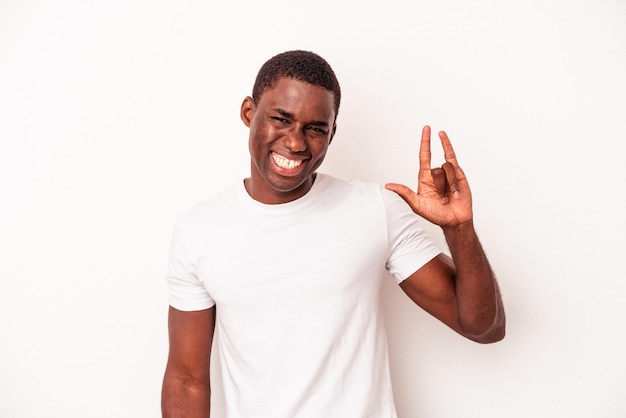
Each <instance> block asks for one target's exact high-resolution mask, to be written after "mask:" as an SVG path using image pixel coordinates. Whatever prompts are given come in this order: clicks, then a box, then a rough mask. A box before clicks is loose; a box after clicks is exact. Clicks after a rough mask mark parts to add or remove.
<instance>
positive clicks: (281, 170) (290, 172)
mask: <svg viewBox="0 0 626 418" xmlns="http://www.w3.org/2000/svg"><path fill="white" fill-rule="evenodd" d="M277 160H279V161H277ZM270 161H271V162H272V166H273V167H274V169H275V170H276V172H277V173H278V174H280V175H281V176H285V177H292V176H296V175H298V174H300V173H301V172H302V170H304V167H305V166H306V163H307V160H305V159H301V158H289V157H285V156H284V155H281V154H278V153H277V152H271V153H270ZM279 162H280V164H281V165H279Z"/></svg>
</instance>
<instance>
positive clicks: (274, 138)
mask: <svg viewBox="0 0 626 418" xmlns="http://www.w3.org/2000/svg"><path fill="white" fill-rule="evenodd" d="M241 119H242V120H243V122H244V123H245V124H246V126H248V127H249V128H250V138H249V148H250V156H251V174H250V179H248V180H246V189H247V190H248V193H249V194H250V196H252V198H253V199H255V200H258V201H259V202H262V203H268V204H278V203H285V202H289V201H292V200H295V199H298V198H300V197H302V196H304V195H305V194H306V193H307V192H308V191H309V189H310V188H311V186H312V184H313V174H314V173H315V170H317V168H318V167H319V166H320V164H322V161H323V160H324V157H325V156H326V150H327V149H328V146H329V145H330V141H331V140H332V137H333V135H334V133H335V128H336V127H335V123H334V122H335V108H334V97H333V94H332V93H331V92H330V91H328V90H326V89H324V88H323V87H319V86H314V85H312V84H308V83H305V82H302V81H298V80H294V79H291V78H282V79H280V80H279V81H278V83H277V84H276V86H275V87H274V88H272V89H270V90H267V91H265V92H264V93H263V94H262V95H261V98H260V99H259V101H258V103H254V101H253V100H252V99H251V98H250V97H247V98H246V99H245V100H244V102H243V104H242V105H241Z"/></svg>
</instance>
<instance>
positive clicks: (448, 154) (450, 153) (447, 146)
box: [439, 131, 459, 168]
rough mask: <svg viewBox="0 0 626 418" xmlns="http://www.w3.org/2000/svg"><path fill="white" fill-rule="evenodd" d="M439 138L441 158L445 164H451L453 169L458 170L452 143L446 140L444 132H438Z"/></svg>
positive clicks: (448, 139) (446, 136)
mask: <svg viewBox="0 0 626 418" xmlns="http://www.w3.org/2000/svg"><path fill="white" fill-rule="evenodd" d="M439 138H440V139H441V146H442V147H443V156H444V158H445V159H446V161H447V162H449V163H450V164H452V166H453V167H454V168H459V162H458V161H457V159H456V154H455V153H454V148H452V142H450V138H448V134H447V133H445V131H439Z"/></svg>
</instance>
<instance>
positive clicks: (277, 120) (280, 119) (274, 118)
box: [270, 116, 289, 123]
mask: <svg viewBox="0 0 626 418" xmlns="http://www.w3.org/2000/svg"><path fill="white" fill-rule="evenodd" d="M270 118H271V119H273V120H275V121H276V122H280V123H289V121H288V120H287V119H285V118H281V117H280V116H270Z"/></svg>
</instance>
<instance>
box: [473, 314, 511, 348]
mask: <svg viewBox="0 0 626 418" xmlns="http://www.w3.org/2000/svg"><path fill="white" fill-rule="evenodd" d="M464 330H465V332H464V335H465V337H467V338H469V339H470V340H472V341H475V342H477V343H480V344H493V343H497V342H498V341H502V340H503V339H504V337H505V335H506V319H505V317H504V315H497V316H496V318H495V319H492V320H491V321H485V320H484V319H483V320H477V321H473V322H471V323H469V324H467V325H466V326H464Z"/></svg>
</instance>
